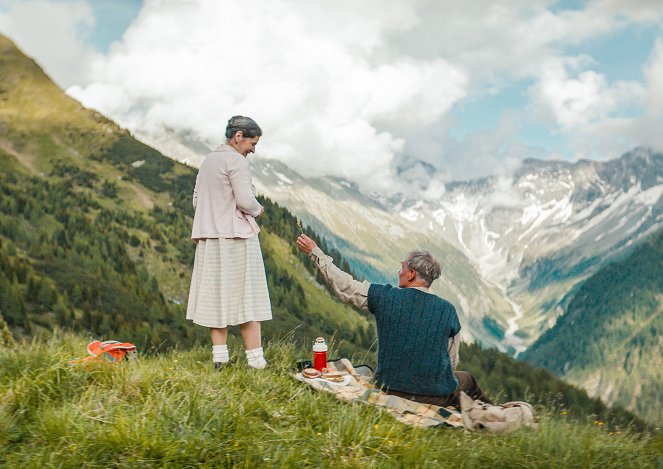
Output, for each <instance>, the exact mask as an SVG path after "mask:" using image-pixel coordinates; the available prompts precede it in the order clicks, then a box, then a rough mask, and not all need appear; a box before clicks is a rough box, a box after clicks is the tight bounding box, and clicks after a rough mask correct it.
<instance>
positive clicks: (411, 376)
mask: <svg viewBox="0 0 663 469" xmlns="http://www.w3.org/2000/svg"><path fill="white" fill-rule="evenodd" d="M368 309H369V311H370V312H371V313H373V314H374V315H375V319H376V323H377V332H378V364H377V370H376V371H375V381H376V384H377V385H378V386H381V387H384V388H386V389H389V390H392V391H401V392H408V393H412V394H423V395H428V396H446V395H448V394H451V393H453V392H454V391H455V390H456V387H457V386H458V380H457V379H456V377H455V376H454V374H453V370H452V367H451V360H450V358H449V353H448V350H447V347H448V344H449V338H450V337H452V336H454V335H456V334H458V332H459V331H460V322H459V321H458V316H457V314H456V308H454V306H453V305H452V304H451V303H449V302H448V301H446V300H444V299H442V298H440V297H438V296H435V295H433V294H430V293H426V292H423V291H421V290H418V289H416V288H394V287H392V286H391V285H379V284H375V283H374V284H371V286H370V288H369V289H368Z"/></svg>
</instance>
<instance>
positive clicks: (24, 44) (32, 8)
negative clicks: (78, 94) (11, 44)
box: [0, 0, 95, 87]
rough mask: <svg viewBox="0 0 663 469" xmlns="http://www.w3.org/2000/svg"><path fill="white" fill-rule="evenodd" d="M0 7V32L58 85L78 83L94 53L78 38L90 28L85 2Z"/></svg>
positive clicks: (34, 1)
mask: <svg viewBox="0 0 663 469" xmlns="http://www.w3.org/2000/svg"><path fill="white" fill-rule="evenodd" d="M0 7H2V8H1V9H0V31H2V32H3V33H5V34H7V35H8V36H9V37H10V38H11V39H13V40H14V41H15V42H16V43H17V44H18V45H19V47H20V48H21V49H22V50H23V51H24V52H25V53H26V54H28V55H29V56H32V57H36V58H38V60H39V63H40V65H42V66H43V67H44V68H45V69H46V70H47V72H48V73H49V75H51V76H52V77H53V79H54V80H55V81H56V82H57V83H58V84H59V85H60V86H63V87H67V86H70V85H72V84H75V83H80V80H81V77H82V76H84V75H85V74H86V71H85V69H86V64H87V63H88V62H89V61H90V60H91V58H92V57H93V56H94V54H95V52H94V49H93V48H91V47H86V46H85V45H84V44H83V43H82V42H81V38H80V35H81V31H82V30H86V29H89V28H92V27H93V26H94V16H93V15H92V10H91V8H90V6H89V5H88V4H87V3H86V2H85V1H83V0H71V1H60V2H52V1H47V0H28V1H16V0H9V1H2V2H0Z"/></svg>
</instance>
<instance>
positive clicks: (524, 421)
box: [460, 391, 537, 434]
mask: <svg viewBox="0 0 663 469" xmlns="http://www.w3.org/2000/svg"><path fill="white" fill-rule="evenodd" d="M460 409H461V411H462V418H463V427H465V430H466V431H470V432H473V431H481V430H484V431H487V432H489V433H496V434H506V433H511V432H513V431H515V430H517V429H519V428H522V427H529V428H534V429H536V428H537V424H536V422H535V420H534V409H533V408H532V406H531V405H530V404H528V403H527V402H520V401H515V402H507V403H506V404H502V405H492V404H486V403H484V402H481V401H475V400H473V399H472V398H471V397H470V396H468V395H467V394H465V393H464V392H462V391H461V393H460Z"/></svg>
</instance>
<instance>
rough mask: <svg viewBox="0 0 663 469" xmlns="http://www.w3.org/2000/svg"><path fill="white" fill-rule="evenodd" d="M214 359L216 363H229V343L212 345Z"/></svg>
mask: <svg viewBox="0 0 663 469" xmlns="http://www.w3.org/2000/svg"><path fill="white" fill-rule="evenodd" d="M212 360H213V361H214V363H228V362H229V361H230V355H229V354H228V346H227V345H212Z"/></svg>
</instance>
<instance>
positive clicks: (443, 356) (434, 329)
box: [297, 234, 490, 407]
mask: <svg viewBox="0 0 663 469" xmlns="http://www.w3.org/2000/svg"><path fill="white" fill-rule="evenodd" d="M297 247H298V248H299V249H300V250H302V251H303V252H305V253H306V254H308V255H309V257H310V258H311V260H312V261H313V262H314V263H315V266H316V267H317V269H318V270H319V271H320V273H321V274H322V276H323V278H324V279H325V281H326V282H327V283H328V284H329V286H330V287H331V289H332V291H333V292H334V294H335V295H336V296H337V297H338V298H339V299H340V300H341V301H342V302H344V303H350V304H353V305H355V306H357V307H358V308H361V309H363V310H366V311H369V312H371V313H372V314H373V315H374V316H375V320H376V323H377V333H378V363H377V369H376V371H375V381H376V384H377V385H378V386H380V387H381V388H382V390H383V391H384V392H386V393H388V394H394V395H397V396H401V397H405V398H408V399H411V400H413V401H416V402H421V403H425V404H434V405H438V406H443V407H447V406H458V405H459V396H460V391H464V392H465V393H466V394H468V395H469V396H470V397H472V398H473V399H479V400H481V401H484V402H490V400H489V399H488V398H487V397H486V396H485V395H484V394H483V391H482V390H481V388H480V387H479V385H478V384H477V382H476V380H475V379H474V377H473V376H472V375H471V374H470V373H467V372H465V371H454V370H455V368H456V363H457V362H458V346H459V337H458V333H459V332H460V322H459V321H458V316H457V315H456V308H454V306H453V305H452V304H451V303H449V302H448V301H446V300H444V299H442V298H440V297H438V296H436V295H434V294H432V293H430V292H429V287H430V285H431V283H433V281H434V280H435V279H437V278H438V277H439V276H440V274H441V267H440V264H439V263H438V262H437V260H435V258H434V257H433V256H432V255H431V254H430V253H429V252H428V251H412V252H410V253H409V254H408V255H407V257H406V259H405V260H404V261H403V262H402V265H401V270H400V271H399V272H398V288H394V287H392V286H391V285H388V284H387V285H380V284H377V283H369V282H366V281H364V282H358V281H357V280H355V279H353V278H352V276H350V275H349V274H347V273H345V272H343V271H342V270H340V269H339V268H338V267H336V266H335V265H334V263H333V259H332V258H331V257H329V256H327V255H325V254H324V253H323V252H322V250H321V249H320V248H319V247H318V246H317V244H316V243H315V241H313V240H312V239H311V238H309V237H308V236H306V235H304V234H302V235H300V236H299V238H297Z"/></svg>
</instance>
